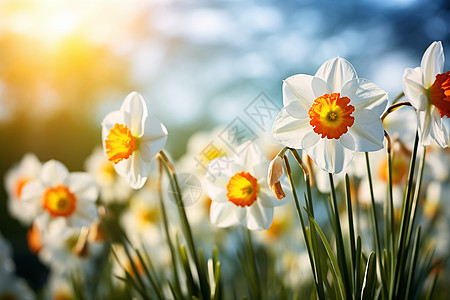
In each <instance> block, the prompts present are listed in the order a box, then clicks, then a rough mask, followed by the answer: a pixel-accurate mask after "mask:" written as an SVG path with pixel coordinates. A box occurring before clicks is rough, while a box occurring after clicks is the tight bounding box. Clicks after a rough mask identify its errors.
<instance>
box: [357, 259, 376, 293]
mask: <svg viewBox="0 0 450 300" xmlns="http://www.w3.org/2000/svg"><path fill="white" fill-rule="evenodd" d="M376 272H377V265H376V254H375V252H373V251H372V252H371V253H370V255H369V260H368V261H367V265H366V272H365V275H364V283H363V289H362V298H361V299H362V300H371V299H374V294H375V287H376V285H377V277H376V276H377V273H376Z"/></svg>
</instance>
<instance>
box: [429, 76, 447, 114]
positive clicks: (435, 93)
mask: <svg viewBox="0 0 450 300" xmlns="http://www.w3.org/2000/svg"><path fill="white" fill-rule="evenodd" d="M430 100H431V104H433V105H434V106H436V107H437V109H438V111H439V114H440V115H441V118H442V117H444V116H446V117H447V118H450V71H449V72H445V73H443V74H438V75H436V80H435V81H434V83H433V85H432V86H431V87H430Z"/></svg>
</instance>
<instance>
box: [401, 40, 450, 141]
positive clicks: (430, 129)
mask: <svg viewBox="0 0 450 300" xmlns="http://www.w3.org/2000/svg"><path fill="white" fill-rule="evenodd" d="M444 62H445V58H444V50H443V48H442V43H441V42H433V43H432V44H431V45H430V46H429V47H428V49H427V50H426V51H425V53H424V54H423V57H422V62H421V64H420V67H417V68H414V69H411V68H408V69H406V70H405V72H404V74H403V91H404V92H405V95H406V97H407V98H408V99H409V101H411V104H412V105H413V106H414V108H415V109H416V110H417V124H418V131H419V138H420V142H421V144H422V146H428V145H430V144H431V143H432V141H433V140H435V141H436V142H437V143H438V144H439V146H441V147H442V148H445V147H447V146H448V144H449V138H450V72H445V73H442V72H443V69H444Z"/></svg>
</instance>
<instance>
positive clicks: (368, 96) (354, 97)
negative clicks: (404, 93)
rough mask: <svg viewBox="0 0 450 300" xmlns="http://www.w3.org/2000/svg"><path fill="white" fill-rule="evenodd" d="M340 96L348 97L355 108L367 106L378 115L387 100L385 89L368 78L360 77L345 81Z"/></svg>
mask: <svg viewBox="0 0 450 300" xmlns="http://www.w3.org/2000/svg"><path fill="white" fill-rule="evenodd" d="M341 96H343V97H348V98H349V99H350V104H351V105H353V106H354V107H355V110H360V109H363V108H367V109H370V110H371V111H373V112H375V113H376V114H378V115H379V116H381V114H382V113H383V111H384V109H385V108H386V105H387V102H388V101H387V97H388V95H387V93H386V92H385V91H383V90H382V89H380V88H379V87H378V86H376V85H375V84H374V83H372V82H370V81H369V80H367V79H361V78H357V79H353V80H351V81H349V82H347V83H346V84H345V85H344V86H343V88H342V93H341Z"/></svg>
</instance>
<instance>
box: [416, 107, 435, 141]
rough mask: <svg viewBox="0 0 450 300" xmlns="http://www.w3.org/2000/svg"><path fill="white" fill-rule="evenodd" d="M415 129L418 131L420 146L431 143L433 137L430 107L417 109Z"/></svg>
mask: <svg viewBox="0 0 450 300" xmlns="http://www.w3.org/2000/svg"><path fill="white" fill-rule="evenodd" d="M417 130H418V131H419V140H420V144H421V145H422V146H428V145H431V143H432V142H433V138H432V136H431V134H430V131H431V107H430V106H428V107H427V109H426V110H418V111H417Z"/></svg>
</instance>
